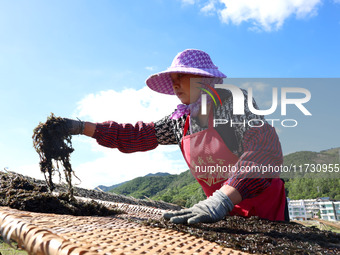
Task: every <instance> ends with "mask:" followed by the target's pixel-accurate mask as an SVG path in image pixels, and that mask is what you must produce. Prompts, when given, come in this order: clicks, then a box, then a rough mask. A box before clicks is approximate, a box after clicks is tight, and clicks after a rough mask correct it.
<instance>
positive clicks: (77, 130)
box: [63, 118, 85, 135]
mask: <svg viewBox="0 0 340 255" xmlns="http://www.w3.org/2000/svg"><path fill="white" fill-rule="evenodd" d="M63 120H64V121H65V123H64V127H65V129H66V130H67V132H68V133H69V134H70V135H82V134H83V133H84V129H85V122H84V121H81V120H72V119H68V118H63Z"/></svg>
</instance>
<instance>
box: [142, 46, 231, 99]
mask: <svg viewBox="0 0 340 255" xmlns="http://www.w3.org/2000/svg"><path fill="white" fill-rule="evenodd" d="M171 73H188V74H194V75H202V76H207V77H216V78H226V77H227V76H226V75H225V74H223V73H222V72H220V71H219V70H218V68H217V66H215V65H214V64H213V62H212V60H211V58H210V56H209V55H208V54H207V53H205V52H204V51H201V50H194V49H188V50H185V51H182V52H180V53H178V54H177V56H176V57H175V58H174V60H173V61H172V64H171V66H170V67H169V68H168V69H167V70H165V71H163V72H160V73H157V74H154V75H151V76H150V77H149V78H148V79H147V80H146V84H147V85H148V86H149V88H150V89H152V90H154V91H156V92H159V93H163V94H169V95H174V91H173V88H172V80H171V77H170V74H171Z"/></svg>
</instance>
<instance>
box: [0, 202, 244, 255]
mask: <svg viewBox="0 0 340 255" xmlns="http://www.w3.org/2000/svg"><path fill="white" fill-rule="evenodd" d="M117 205H118V207H121V208H122V209H124V210H125V211H126V212H127V213H126V214H120V215H116V216H112V217H94V216H91V217H85V216H81V217H80V216H70V215H57V214H43V213H33V212H26V211H19V210H15V209H10V208H8V207H0V234H1V235H2V236H3V237H4V239H11V240H14V241H16V242H17V243H18V245H19V247H21V248H22V249H24V250H26V251H27V252H28V253H29V254H32V255H33V254H37V255H40V254H48V255H54V254H62V255H66V254H71V255H76V254H77V255H81V254H86V255H90V254H99V255H100V254H212V255H215V254H246V253H243V252H239V251H235V250H232V249H227V248H224V247H222V246H220V245H218V244H217V243H214V242H209V241H206V240H204V239H201V238H197V237H194V236H190V235H189V234H185V233H181V232H177V231H175V230H170V229H162V228H155V227H149V226H144V225H142V224H139V223H137V222H135V221H132V220H131V218H137V219H143V218H150V217H151V218H153V219H159V218H160V217H161V213H162V210H160V209H153V208H149V207H143V206H142V207H141V206H132V205H126V204H120V205H119V204H116V206H117Z"/></svg>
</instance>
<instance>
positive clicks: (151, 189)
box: [110, 170, 205, 207]
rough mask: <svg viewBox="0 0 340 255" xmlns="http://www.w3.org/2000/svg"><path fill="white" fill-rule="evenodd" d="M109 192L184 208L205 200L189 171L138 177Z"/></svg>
mask: <svg viewBox="0 0 340 255" xmlns="http://www.w3.org/2000/svg"><path fill="white" fill-rule="evenodd" d="M110 192H113V193H117V194H123V195H128V196H132V197H135V198H145V197H148V198H151V199H154V200H163V201H165V202H169V203H174V204H178V205H181V206H186V207H190V206H191V205H194V204H195V203H197V202H198V201H200V200H203V199H205V195H204V192H203V190H202V188H201V186H200V185H199V184H198V182H197V181H196V180H195V178H194V177H193V176H192V175H191V173H190V171H189V170H187V171H185V172H183V173H181V174H179V175H166V176H144V177H138V178H135V179H133V180H131V181H129V182H127V183H124V184H123V185H121V186H119V187H117V188H114V189H112V190H110Z"/></svg>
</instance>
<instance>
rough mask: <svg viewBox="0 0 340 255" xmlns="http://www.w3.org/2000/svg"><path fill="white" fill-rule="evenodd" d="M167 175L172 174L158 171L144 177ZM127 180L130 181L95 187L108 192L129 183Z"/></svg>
mask: <svg viewBox="0 0 340 255" xmlns="http://www.w3.org/2000/svg"><path fill="white" fill-rule="evenodd" d="M167 175H170V174H169V173H161V172H158V173H155V174H147V175H145V176H144V177H147V176H167ZM127 182H128V181H125V182H121V183H118V184H114V185H112V186H104V185H99V186H97V187H96V188H94V189H98V188H99V190H102V191H105V192H107V191H110V190H112V189H114V188H117V187H119V186H121V185H123V184H125V183H127Z"/></svg>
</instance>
